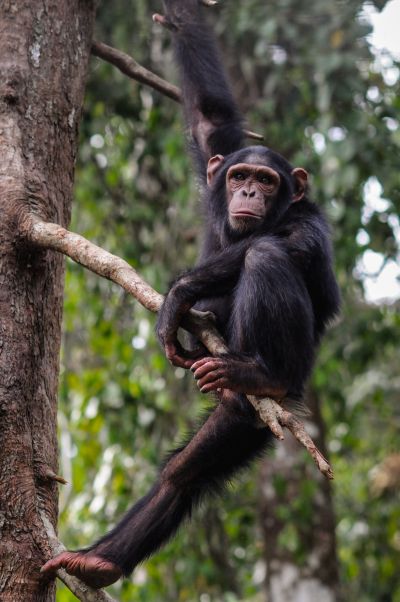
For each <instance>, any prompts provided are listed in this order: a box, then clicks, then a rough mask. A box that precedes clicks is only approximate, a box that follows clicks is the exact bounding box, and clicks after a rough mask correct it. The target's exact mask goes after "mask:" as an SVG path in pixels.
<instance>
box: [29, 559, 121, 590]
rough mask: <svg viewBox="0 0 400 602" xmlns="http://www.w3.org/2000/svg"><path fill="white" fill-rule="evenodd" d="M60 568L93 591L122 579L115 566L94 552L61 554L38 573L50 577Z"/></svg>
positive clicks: (119, 571) (118, 569)
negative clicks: (92, 588)
mask: <svg viewBox="0 0 400 602" xmlns="http://www.w3.org/2000/svg"><path fill="white" fill-rule="evenodd" d="M60 568H63V569H65V570H66V571H67V573H68V574H69V575H74V577H77V578H78V579H80V580H81V581H83V582H84V583H86V585H89V586H90V587H94V588H95V589H99V588H101V587H106V586H107V585H111V583H114V582H115V581H118V579H120V577H122V571H121V569H120V568H119V567H118V566H117V565H116V564H114V563H113V562H110V561H109V560H105V559H104V558H101V556H96V554H95V553H94V552H86V553H85V552H62V553H61V554H59V555H58V556H56V557H55V558H52V559H51V560H49V561H48V562H46V564H45V565H44V566H43V567H42V568H41V571H40V572H41V573H44V574H47V575H51V574H53V573H55V572H56V571H57V570H58V569H60Z"/></svg>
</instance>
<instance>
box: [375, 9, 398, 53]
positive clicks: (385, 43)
mask: <svg viewBox="0 0 400 602" xmlns="http://www.w3.org/2000/svg"><path fill="white" fill-rule="evenodd" d="M368 12H369V11H368ZM370 19H371V22H372V25H373V27H374V31H373V33H372V35H371V38H370V39H371V42H372V44H373V45H374V46H376V47H377V48H380V49H381V48H387V49H388V50H389V51H390V52H391V53H392V54H393V55H394V56H395V57H396V58H397V59H400V32H399V29H400V0H391V2H388V4H387V5H386V6H385V8H384V9H383V11H382V12H380V13H378V11H375V13H370Z"/></svg>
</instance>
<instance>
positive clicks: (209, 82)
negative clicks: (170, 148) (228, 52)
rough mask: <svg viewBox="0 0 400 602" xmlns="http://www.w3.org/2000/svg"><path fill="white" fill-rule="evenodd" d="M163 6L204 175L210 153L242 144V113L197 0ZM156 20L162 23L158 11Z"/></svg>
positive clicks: (178, 0)
mask: <svg viewBox="0 0 400 602" xmlns="http://www.w3.org/2000/svg"><path fill="white" fill-rule="evenodd" d="M163 4H164V9H165V21H164V24H165V25H166V26H167V27H169V29H170V30H171V32H172V35H173V40H174V51H175V57H176V61H177V64H178V67H179V69H180V75H181V80H182V82H181V86H182V95H183V104H184V112H185V118H186V122H187V125H188V128H189V134H190V136H191V138H192V143H193V145H194V151H195V154H196V159H197V160H198V162H199V164H200V165H199V167H200V169H201V174H200V175H201V176H202V177H204V176H205V168H206V163H207V161H208V159H209V158H210V157H212V156H214V155H217V154H221V155H227V154H229V153H231V152H233V151H236V150H238V149H239V148H241V146H242V143H243V138H244V136H243V129H242V117H241V115H240V112H239V109H238V107H237V105H236V103H235V100H234V98H233V95H232V92H231V89H230V87H229V84H228V82H227V78H226V74H225V71H224V68H223V66H222V63H221V60H220V58H219V53H218V50H217V46H216V42H215V38H214V35H213V32H212V31H211V29H210V28H209V26H208V25H207V23H206V22H205V19H204V17H203V14H202V9H201V7H200V2H199V0H164V1H163ZM155 20H156V21H157V20H161V22H162V21H163V19H162V18H161V19H160V17H159V15H155Z"/></svg>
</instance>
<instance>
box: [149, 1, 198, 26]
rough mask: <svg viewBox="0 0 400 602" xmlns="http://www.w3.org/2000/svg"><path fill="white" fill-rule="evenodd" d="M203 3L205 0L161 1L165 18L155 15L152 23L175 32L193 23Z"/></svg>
mask: <svg viewBox="0 0 400 602" xmlns="http://www.w3.org/2000/svg"><path fill="white" fill-rule="evenodd" d="M205 2H206V0H163V5H164V11H165V16H164V15H159V14H155V15H153V21H155V22H156V23H159V24H160V25H163V26H164V27H166V28H167V29H171V30H177V29H179V28H180V27H181V26H182V25H184V24H185V23H191V22H193V19H194V18H195V15H196V14H197V13H198V11H199V6H200V5H201V4H204V3H205ZM199 14H200V13H199Z"/></svg>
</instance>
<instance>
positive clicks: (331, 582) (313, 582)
mask: <svg viewBox="0 0 400 602" xmlns="http://www.w3.org/2000/svg"><path fill="white" fill-rule="evenodd" d="M307 399H308V406H309V408H310V410H311V414H310V416H309V417H308V420H307V422H306V427H307V430H308V431H309V432H310V433H311V435H312V437H313V439H314V441H315V442H316V445H317V446H318V448H319V449H321V450H322V453H324V454H325V452H326V447H325V429H324V424H323V420H322V416H321V413H320V408H319V402H318V399H317V397H316V395H315V394H313V393H312V392H310V394H309V395H308V397H307ZM260 476H261V479H260V485H261V486H260V514H261V528H262V532H263V539H264V542H265V543H264V547H265V554H264V557H265V561H266V576H265V587H266V600H267V602H305V601H307V602H311V601H314V600H318V602H338V600H339V592H338V561H337V556H336V540H335V517H334V511H333V503H332V492H331V485H330V482H329V481H328V480H327V479H324V478H323V477H322V475H321V474H320V473H318V472H316V471H315V470H314V467H313V465H312V464H310V462H309V459H308V457H306V456H304V455H303V456H302V455H301V454H299V449H298V444H297V442H296V441H295V440H294V439H292V438H291V437H286V439H285V441H284V442H283V445H282V444H280V445H279V446H277V448H276V455H275V457H274V458H271V457H269V458H268V460H266V461H265V462H264V463H263V465H262V469H261V475H260Z"/></svg>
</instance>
